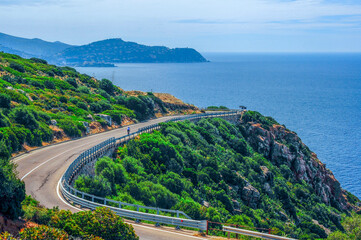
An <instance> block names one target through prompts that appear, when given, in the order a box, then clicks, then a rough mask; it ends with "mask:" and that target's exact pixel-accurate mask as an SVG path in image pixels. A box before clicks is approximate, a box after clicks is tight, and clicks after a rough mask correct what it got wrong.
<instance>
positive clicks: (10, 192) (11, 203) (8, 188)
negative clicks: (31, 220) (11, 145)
mask: <svg viewBox="0 0 361 240" xmlns="http://www.w3.org/2000/svg"><path fill="white" fill-rule="evenodd" d="M9 158H10V153H9V151H7V147H6V145H5V144H4V142H0V213H2V214H3V215H5V216H6V217H8V218H11V219H14V218H17V217H19V216H21V215H22V210H21V202H22V201H23V200H24V198H25V185H24V182H22V181H20V180H19V179H18V178H17V176H16V172H15V165H14V164H13V163H12V162H10V160H9Z"/></svg>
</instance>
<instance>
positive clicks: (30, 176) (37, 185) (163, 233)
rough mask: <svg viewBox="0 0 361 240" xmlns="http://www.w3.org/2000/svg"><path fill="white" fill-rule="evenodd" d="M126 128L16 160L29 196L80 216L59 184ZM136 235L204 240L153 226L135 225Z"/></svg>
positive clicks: (153, 238) (148, 238)
mask: <svg viewBox="0 0 361 240" xmlns="http://www.w3.org/2000/svg"><path fill="white" fill-rule="evenodd" d="M175 117H176V116H168V117H162V118H158V119H154V120H150V121H148V122H143V123H138V124H135V125H132V126H130V127H131V131H132V132H134V131H137V130H138V129H139V128H141V127H145V126H148V125H152V124H155V123H159V122H164V121H166V120H169V119H172V118H175ZM126 134H127V133H126V128H119V129H115V130H112V131H109V132H104V133H99V134H96V135H91V136H87V137H84V138H81V139H77V140H74V141H69V142H64V143H60V144H57V145H50V146H48V147H45V148H42V149H38V150H35V151H32V152H30V153H27V154H24V155H21V156H19V157H16V158H14V159H13V162H15V163H16V164H17V170H18V172H19V177H20V178H21V179H22V180H24V182H25V188H26V193H27V194H28V195H31V196H33V197H34V198H35V199H36V200H38V201H40V203H41V204H42V205H43V206H45V207H47V208H52V207H54V206H59V208H60V209H65V210H70V211H72V212H77V211H79V210H80V209H78V208H75V207H73V206H71V205H70V204H68V203H67V202H65V201H64V200H63V199H62V198H61V196H60V194H59V192H58V182H59V180H60V178H61V176H62V175H63V173H64V172H65V170H66V169H67V167H68V166H69V165H70V163H71V162H72V161H73V160H75V158H76V157H77V156H78V155H79V154H81V153H82V152H83V151H85V150H87V149H89V148H91V147H93V146H94V145H96V144H99V143H101V142H103V141H105V140H107V139H108V138H111V137H121V136H124V135H126ZM132 225H133V227H134V228H135V231H136V233H137V234H138V236H139V237H140V239H145V240H163V239H164V240H165V239H174V240H178V239H179V240H181V239H204V238H200V237H195V236H192V235H193V233H194V232H189V231H185V230H180V231H176V230H174V229H172V228H155V227H153V226H152V225H145V224H134V223H132Z"/></svg>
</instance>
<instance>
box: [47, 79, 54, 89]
mask: <svg viewBox="0 0 361 240" xmlns="http://www.w3.org/2000/svg"><path fill="white" fill-rule="evenodd" d="M44 85H45V87H46V88H48V89H55V83H54V82H53V81H50V80H46V81H45V82H44Z"/></svg>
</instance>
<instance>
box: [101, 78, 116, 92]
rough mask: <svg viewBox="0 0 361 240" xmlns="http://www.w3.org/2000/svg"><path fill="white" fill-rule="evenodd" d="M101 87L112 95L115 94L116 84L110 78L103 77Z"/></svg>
mask: <svg viewBox="0 0 361 240" xmlns="http://www.w3.org/2000/svg"><path fill="white" fill-rule="evenodd" d="M99 86H100V88H101V89H103V90H104V91H106V92H107V93H108V94H110V95H114V85H113V83H112V82H111V81H110V80H108V79H105V78H104V79H102V80H101V81H100V85H99Z"/></svg>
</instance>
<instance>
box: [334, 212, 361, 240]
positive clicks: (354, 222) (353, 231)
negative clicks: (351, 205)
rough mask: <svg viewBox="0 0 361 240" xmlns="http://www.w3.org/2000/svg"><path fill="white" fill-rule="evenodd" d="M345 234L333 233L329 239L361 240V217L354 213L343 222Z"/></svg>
mask: <svg viewBox="0 0 361 240" xmlns="http://www.w3.org/2000/svg"><path fill="white" fill-rule="evenodd" d="M342 226H343V227H344V229H345V233H342V232H340V231H337V232H333V233H331V234H330V235H329V237H328V238H327V239H329V240H346V239H349V240H359V239H361V216H360V215H357V214H356V213H353V214H352V215H351V216H350V217H348V218H346V219H345V220H344V221H343V222H342Z"/></svg>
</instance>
